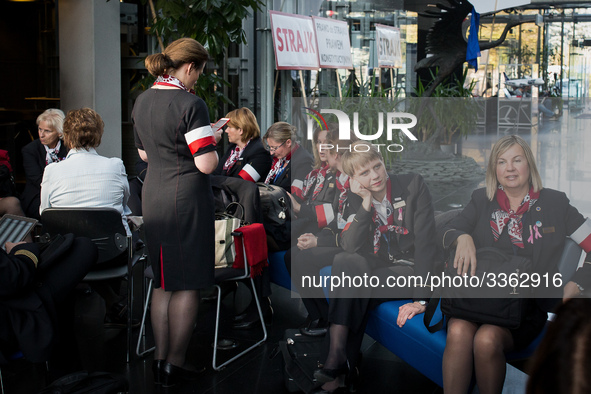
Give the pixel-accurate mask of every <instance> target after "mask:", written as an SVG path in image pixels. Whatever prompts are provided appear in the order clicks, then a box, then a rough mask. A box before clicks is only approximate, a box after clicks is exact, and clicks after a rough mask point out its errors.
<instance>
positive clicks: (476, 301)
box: [424, 247, 532, 332]
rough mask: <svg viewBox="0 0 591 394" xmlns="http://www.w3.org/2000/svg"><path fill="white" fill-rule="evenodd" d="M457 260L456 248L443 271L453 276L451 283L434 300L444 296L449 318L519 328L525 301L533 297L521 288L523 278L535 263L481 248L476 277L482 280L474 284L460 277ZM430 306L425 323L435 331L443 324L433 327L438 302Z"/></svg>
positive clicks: (443, 311)
mask: <svg viewBox="0 0 591 394" xmlns="http://www.w3.org/2000/svg"><path fill="white" fill-rule="evenodd" d="M454 257H455V249H454V250H452V251H451V253H450V255H449V258H448V260H447V262H446V265H445V268H444V270H443V275H444V276H447V277H449V278H450V282H449V283H447V284H446V286H444V287H440V288H439V289H438V291H436V292H435V293H434V297H433V298H438V295H440V296H441V312H442V313H443V314H444V315H445V316H447V317H455V318H458V319H463V320H467V321H471V322H474V323H480V324H494V325H496V326H500V327H506V328H509V329H515V328H518V327H519V326H520V324H521V317H522V314H523V311H524V308H525V305H526V304H525V300H524V298H527V297H529V296H530V294H529V293H528V292H530V290H529V288H521V287H519V284H520V283H521V282H522V277H521V276H520V275H521V274H527V275H529V274H530V273H531V271H532V263H531V260H529V259H527V258H525V257H520V256H515V255H509V254H507V253H504V252H503V251H501V250H499V249H497V248H494V247H484V248H480V249H478V250H476V261H477V265H476V275H475V277H476V278H478V279H477V280H476V279H475V278H473V279H472V280H471V281H470V278H471V277H470V276H467V277H461V276H459V275H458V274H457V272H456V271H457V269H455V268H454V267H453V261H454ZM432 300H433V299H432ZM433 301H435V300H433ZM437 301H439V300H437ZM429 304H430V305H429V307H428V308H427V309H428V310H427V312H426V313H425V317H424V321H425V325H426V326H427V328H428V329H429V331H431V332H435V331H437V330H439V329H440V328H441V326H442V325H443V323H442V322H440V323H438V324H435V325H433V326H430V322H431V318H432V317H433V313H434V310H435V308H436V307H437V302H430V303H429Z"/></svg>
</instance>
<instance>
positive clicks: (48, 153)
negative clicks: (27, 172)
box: [43, 140, 62, 165]
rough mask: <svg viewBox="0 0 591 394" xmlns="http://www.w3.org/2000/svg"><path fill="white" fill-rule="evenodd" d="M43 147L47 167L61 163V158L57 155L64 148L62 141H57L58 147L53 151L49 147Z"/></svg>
mask: <svg viewBox="0 0 591 394" xmlns="http://www.w3.org/2000/svg"><path fill="white" fill-rule="evenodd" d="M43 146H44V147H45V165H47V164H49V163H57V162H58V161H60V158H59V157H58V155H57V154H58V153H59V151H60V148H61V147H62V142H61V141H60V140H57V145H56V146H55V148H53V149H51V148H49V147H48V146H47V145H43Z"/></svg>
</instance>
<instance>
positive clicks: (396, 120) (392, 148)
mask: <svg viewBox="0 0 591 394" xmlns="http://www.w3.org/2000/svg"><path fill="white" fill-rule="evenodd" d="M304 109H305V110H306V115H307V137H308V139H309V140H312V138H313V134H314V127H315V125H316V126H317V127H318V128H320V129H321V130H328V125H327V122H326V119H325V118H324V116H322V114H330V115H334V116H336V119H337V122H338V125H339V126H338V129H339V130H338V131H339V133H338V139H339V140H345V141H346V140H350V139H351V131H352V132H353V134H354V135H355V137H356V138H357V139H359V140H363V141H376V140H378V139H380V138H381V137H382V136H383V135H384V118H385V119H386V127H385V129H386V130H385V132H386V140H387V141H388V142H391V141H394V140H396V141H399V140H400V139H399V138H396V139H394V138H393V133H394V132H402V134H403V135H404V136H406V137H407V138H408V139H409V140H411V141H417V140H418V139H417V137H415V135H414V134H413V133H412V132H411V131H410V130H409V129H410V128H412V127H414V126H416V124H417V117H416V116H415V115H413V114H410V113H406V112H387V113H386V114H385V116H384V113H383V112H379V113H378V114H377V123H378V126H377V131H375V132H373V130H368V131H369V132H370V133H371V132H373V134H367V133H365V134H364V133H361V131H360V127H359V123H360V122H359V112H353V123H352V124H351V120H350V118H349V115H348V114H346V113H345V112H343V111H341V110H338V109H326V108H324V109H320V111H316V110H314V109H312V108H309V107H304ZM405 120H410V121H409V122H408V121H405ZM351 126H352V127H351ZM373 145H375V146H377V148H378V149H381V147H384V148H385V149H386V150H387V151H388V152H393V153H396V152H402V151H403V150H404V147H403V146H402V145H401V144H399V143H389V144H385V143H373ZM333 147H334V146H333V145H331V144H322V145H321V146H320V149H321V150H322V149H332V148H333ZM367 148H368V149H369V147H367ZM338 149H345V150H347V149H351V147H346V148H345V147H343V148H339V147H337V150H338ZM355 149H363V146H362V145H361V146H357V147H355Z"/></svg>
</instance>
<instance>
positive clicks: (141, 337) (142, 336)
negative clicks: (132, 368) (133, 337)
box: [135, 265, 156, 357]
mask: <svg viewBox="0 0 591 394" xmlns="http://www.w3.org/2000/svg"><path fill="white" fill-rule="evenodd" d="M144 278H145V279H148V290H147V292H146V300H145V301H144V313H143V314H142V322H141V324H140V333H139V334H138V338H137V346H136V348H135V354H136V355H137V356H138V357H143V356H145V355H146V354H148V353H151V352H153V351H154V349H156V347H155V346H152V347H151V348H146V318H147V315H148V308H149V306H150V299H151V298H152V286H153V284H154V272H153V271H152V266H151V265H150V266H148V267H147V268H146V269H145V270H144ZM142 344H143V349H142Z"/></svg>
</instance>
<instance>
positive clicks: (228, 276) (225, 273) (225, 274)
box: [211, 232, 267, 371]
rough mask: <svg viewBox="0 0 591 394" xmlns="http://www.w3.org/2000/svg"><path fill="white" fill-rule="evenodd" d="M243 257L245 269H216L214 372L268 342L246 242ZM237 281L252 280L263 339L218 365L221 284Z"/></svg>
mask: <svg viewBox="0 0 591 394" xmlns="http://www.w3.org/2000/svg"><path fill="white" fill-rule="evenodd" d="M232 235H233V236H234V237H241V236H242V233H238V232H233V233H232ZM242 255H243V256H244V260H245V261H244V269H242V268H216V270H215V287H216V289H217V293H218V297H217V311H216V317H215V336H214V342H213V343H214V346H213V360H212V362H211V365H212V367H213V369H214V370H216V371H219V370H221V369H222V368H224V367H225V366H226V365H228V364H230V363H231V362H232V361H235V360H236V359H238V358H239V357H241V356H243V355H245V354H246V353H248V352H250V351H251V350H253V349H255V348H256V347H258V346H260V345H261V344H262V343H263V342H265V341H266V340H267V327H266V325H265V319H264V317H263V311H262V309H261V304H260V303H259V297H258V295H257V291H256V286H255V285H254V281H253V279H252V278H251V277H250V266H249V264H248V261H246V249H245V247H244V242H243V243H242ZM237 280H250V285H251V288H252V293H253V297H254V300H255V301H256V305H257V310H258V312H259V319H260V321H261V326H262V328H263V338H262V339H261V340H259V341H257V342H256V343H255V344H254V345H252V346H250V347H248V348H247V349H245V350H243V351H242V352H240V353H239V354H237V355H235V356H234V357H232V358H230V359H229V360H227V361H225V362H224V363H222V364H220V365H217V351H218V334H219V328H220V310H221V305H222V288H221V287H220V283H222V282H225V281H237Z"/></svg>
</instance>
